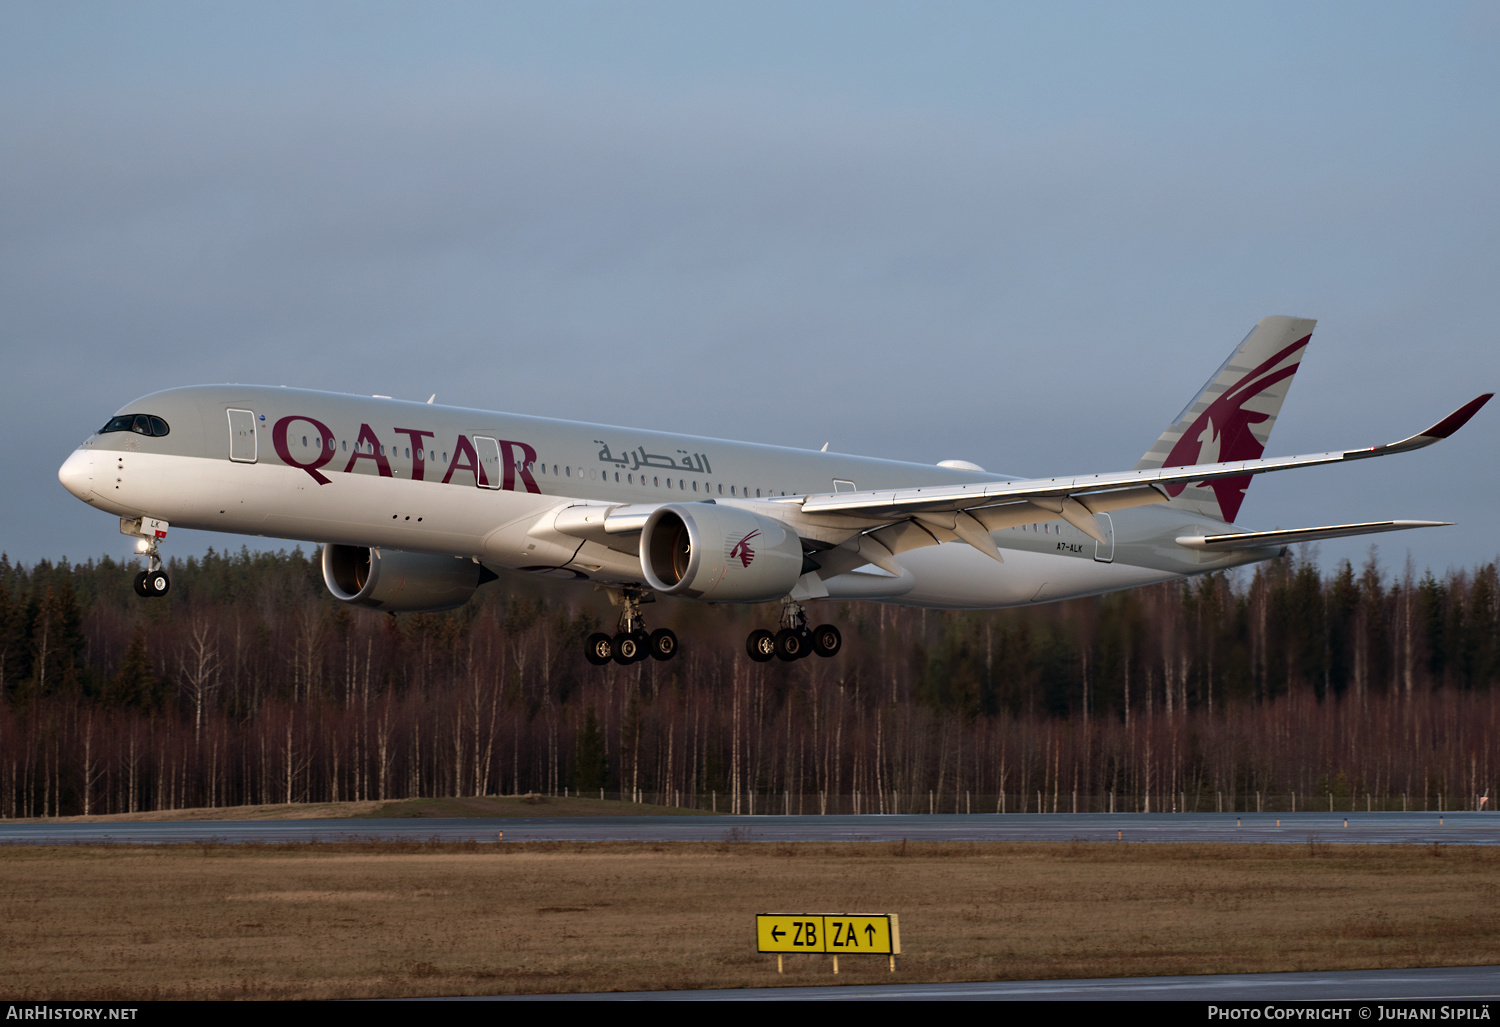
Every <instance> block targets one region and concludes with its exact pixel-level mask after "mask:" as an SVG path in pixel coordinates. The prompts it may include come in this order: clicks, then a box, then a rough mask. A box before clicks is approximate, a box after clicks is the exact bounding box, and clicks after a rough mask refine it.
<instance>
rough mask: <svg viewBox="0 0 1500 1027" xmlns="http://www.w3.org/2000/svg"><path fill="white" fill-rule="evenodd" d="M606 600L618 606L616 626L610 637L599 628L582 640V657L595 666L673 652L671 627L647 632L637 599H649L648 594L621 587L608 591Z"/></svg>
mask: <svg viewBox="0 0 1500 1027" xmlns="http://www.w3.org/2000/svg"><path fill="white" fill-rule="evenodd" d="M610 602H612V603H614V604H615V605H617V606H620V607H622V609H621V611H620V630H619V631H617V632H616V633H615V634H614V636H613V637H611V636H609V635H606V634H604V632H602V631H599V632H595V633H594V634H592V635H590V636H589V637H588V640H587V641H586V642H584V643H583V646H584V652H583V655H584V657H585V658H586V659H587V660H588V661H589V662H590V663H592V664H593V665H594V666H596V667H602V666H604V665H605V664H606V663H608V662H609V661H611V660H613V661H614V662H616V663H618V664H620V665H621V666H628V665H629V664H632V663H636V662H638V661H640V660H644V659H645V658H646V657H648V656H649V657H651V658H652V659H655V660H670V659H671V658H672V657H674V656H676V655H677V636H676V635H675V634H673V633H672V629H671V628H657V629H656V630H655V631H651V632H648V631H647V630H646V623H645V621H644V620H642V619H641V603H649V602H652V598H651V594H650V593H649V592H646V591H644V590H643V589H639V588H624V589H620V590H619V591H618V592H611V594H610Z"/></svg>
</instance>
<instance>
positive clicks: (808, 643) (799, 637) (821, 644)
mask: <svg viewBox="0 0 1500 1027" xmlns="http://www.w3.org/2000/svg"><path fill="white" fill-rule="evenodd" d="M843 645H844V638H843V636H842V635H840V634H839V629H838V628H836V627H834V626H833V625H832V624H820V625H818V626H817V627H815V628H813V629H811V630H809V629H808V627H807V612H806V611H805V610H803V609H802V604H801V603H798V602H795V601H792V600H783V601H782V606H781V630H779V631H777V632H776V634H774V635H773V634H771V632H769V631H766V630H765V629H764V628H758V629H756V630H755V631H752V632H750V637H749V638H747V639H745V651H746V652H748V653H749V654H750V658H751V659H752V660H754V661H755V662H756V663H765V662H767V661H768V660H770V659H771V658H772V657H779V658H780V659H782V660H784V661H786V662H787V663H790V662H792V661H793V660H800V659H802V657H804V656H808V655H811V654H812V653H817V654H818V655H819V656H834V655H836V654H837V653H838V651H839V649H841V648H843Z"/></svg>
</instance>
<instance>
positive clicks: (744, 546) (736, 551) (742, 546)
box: [729, 528, 760, 567]
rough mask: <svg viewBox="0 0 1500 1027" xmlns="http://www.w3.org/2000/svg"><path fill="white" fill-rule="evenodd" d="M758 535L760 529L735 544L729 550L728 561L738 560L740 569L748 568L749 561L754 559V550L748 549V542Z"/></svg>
mask: <svg viewBox="0 0 1500 1027" xmlns="http://www.w3.org/2000/svg"><path fill="white" fill-rule="evenodd" d="M759 534H760V529H759V528H756V529H755V530H754V531H752V532H751V533H750V534H748V535H746V536H745V537H744V538H742V539H740V540H739V541H738V542H736V543H735V544H734V548H733V549H731V550H729V559H731V560H735V559H738V560H739V561H740V566H741V567H749V566H750V561H751V560H754V559H755V550H753V549H751V548H750V540H751V539H752V538H754V537H755V536H756V535H759Z"/></svg>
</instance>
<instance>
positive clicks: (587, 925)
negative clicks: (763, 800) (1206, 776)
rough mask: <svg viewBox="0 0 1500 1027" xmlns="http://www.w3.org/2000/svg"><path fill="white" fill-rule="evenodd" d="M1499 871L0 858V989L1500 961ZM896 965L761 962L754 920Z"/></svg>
mask: <svg viewBox="0 0 1500 1027" xmlns="http://www.w3.org/2000/svg"><path fill="white" fill-rule="evenodd" d="M1497 871H1500V850H1496V849H1492V848H1479V847H1474V848H1466V847H1443V848H1438V849H1435V848H1419V847H1415V846H1392V847H1374V846H1321V845H1313V844H1308V845H1295V846H1293V845H1263V846H1252V845H1236V846H1221V845H1131V844H1125V845H1119V844H1085V843H1069V844H1046V845H1037V844H1016V843H1008V844H940V843H930V844H929V843H924V844H915V843H914V844H909V845H908V844H905V843H897V844H884V843H869V844H822V843H817V844H752V843H742V842H734V843H730V842H725V843H721V844H629V843H606V844H565V843H531V844H523V845H504V844H502V845H481V844H436V843H425V844H418V843H412V844H400V843H379V844H330V845H303V846H229V845H223V846H221V845H183V846H152V847H84V846H79V847H68V848H40V847H31V846H12V847H6V848H0V924H3V931H0V994H4V995H6V996H7V997H9V998H15V999H45V998H52V999H60V998H74V999H81V998H101V999H103V998H109V999H149V998H236V997H247V998H251V997H253V998H335V997H339V998H342V997H358V996H396V995H441V994H480V993H491V994H493V993H506V992H553V991H606V990H617V989H655V988H699V987H740V986H760V985H769V984H812V983H834V982H835V981H837V982H840V983H849V984H856V983H862V982H884V981H889V980H901V981H951V980H994V979H1003V978H1011V979H1021V978H1038V977H1093V976H1122V975H1136V974H1178V973H1224V972H1249V971H1272V970H1312V969H1340V968H1355V967H1377V966H1421V965H1454V964H1473V963H1496V962H1500V918H1497V917H1496V916H1495V914H1494V913H1493V910H1494V909H1495V907H1496V900H1497V899H1500V874H1497ZM845 911H847V912H884V911H890V912H896V913H899V914H900V915H901V935H902V942H903V947H904V948H905V949H906V952H907V954H906V955H905V956H904V957H903V959H902V961H901V970H900V972H899V973H897V974H896V975H894V976H892V975H890V974H888V973H887V972H886V970H885V966H884V963H883V961H880V960H877V959H858V958H845V959H843V960H841V969H842V970H843V971H844V972H843V973H842V974H840V976H839V977H838V978H837V979H835V978H833V977H832V976H831V975H830V973H829V961H828V960H827V958H826V957H815V956H798V957H792V958H788V960H787V971H788V972H787V973H786V974H785V975H784V976H780V977H778V976H777V974H776V972H775V960H774V958H773V957H770V956H761V955H757V954H756V952H755V951H754V949H755V934H754V922H753V919H752V918H753V916H754V914H756V913H761V912H812V913H816V912H845Z"/></svg>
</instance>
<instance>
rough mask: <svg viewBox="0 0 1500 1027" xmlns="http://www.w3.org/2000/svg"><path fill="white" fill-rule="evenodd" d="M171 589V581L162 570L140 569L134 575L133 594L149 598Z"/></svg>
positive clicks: (163, 593)
mask: <svg viewBox="0 0 1500 1027" xmlns="http://www.w3.org/2000/svg"><path fill="white" fill-rule="evenodd" d="M170 591H172V582H171V579H169V578H168V577H167V576H166V574H165V573H164V572H162V571H141V573H139V574H137V575H136V576H135V594H136V595H138V596H143V597H145V598H146V599H151V598H153V597H155V596H164V595H166V594H167V593H168V592H170Z"/></svg>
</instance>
